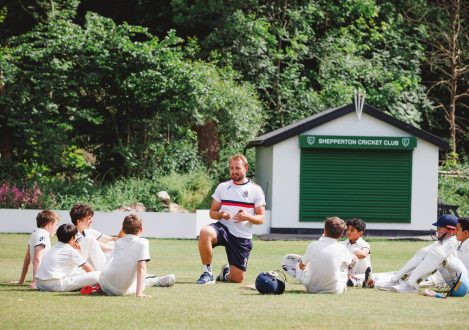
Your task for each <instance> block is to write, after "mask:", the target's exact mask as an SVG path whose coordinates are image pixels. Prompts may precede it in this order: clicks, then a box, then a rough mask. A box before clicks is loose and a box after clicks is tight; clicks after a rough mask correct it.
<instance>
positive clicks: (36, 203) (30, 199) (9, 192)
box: [0, 182, 53, 209]
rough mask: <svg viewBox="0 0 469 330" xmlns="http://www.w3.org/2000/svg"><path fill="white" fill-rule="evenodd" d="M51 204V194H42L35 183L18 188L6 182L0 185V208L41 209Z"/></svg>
mask: <svg viewBox="0 0 469 330" xmlns="http://www.w3.org/2000/svg"><path fill="white" fill-rule="evenodd" d="M51 204H53V195H49V196H47V195H46V194H44V193H43V192H42V191H41V189H39V186H38V185H37V184H34V186H33V187H31V188H28V187H26V186H24V185H23V187H21V188H19V187H17V186H16V185H14V184H13V185H10V184H9V183H7V182H4V183H2V185H1V186H0V208H12V209H17V208H22V209H42V208H44V206H46V205H51Z"/></svg>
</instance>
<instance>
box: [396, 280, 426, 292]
mask: <svg viewBox="0 0 469 330" xmlns="http://www.w3.org/2000/svg"><path fill="white" fill-rule="evenodd" d="M391 291H393V292H399V293H418V292H419V290H418V289H416V288H414V287H413V286H411V285H409V283H407V282H406V281H403V282H401V283H399V284H397V285H394V286H392V287H391Z"/></svg>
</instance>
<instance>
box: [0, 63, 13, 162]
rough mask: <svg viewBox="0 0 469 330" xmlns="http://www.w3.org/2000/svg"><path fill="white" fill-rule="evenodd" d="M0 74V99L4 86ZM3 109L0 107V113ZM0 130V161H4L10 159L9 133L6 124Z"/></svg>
mask: <svg viewBox="0 0 469 330" xmlns="http://www.w3.org/2000/svg"><path fill="white" fill-rule="evenodd" d="M2 77H3V75H2V73H1V72H0V97H2V96H3V95H5V85H3V84H2V83H1V80H2ZM4 111H5V109H3V107H0V112H4ZM1 126H2V128H1V129H0V159H1V160H6V159H10V157H11V132H10V130H9V129H7V127H6V123H3V124H2V125H1Z"/></svg>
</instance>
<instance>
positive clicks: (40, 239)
mask: <svg viewBox="0 0 469 330" xmlns="http://www.w3.org/2000/svg"><path fill="white" fill-rule="evenodd" d="M28 245H29V256H30V257H31V262H32V261H33V260H34V248H35V247H36V246H38V245H44V252H43V254H42V255H43V256H44V255H45V253H46V252H47V251H49V250H50V248H51V244H50V233H49V232H48V231H47V230H45V229H44V228H37V229H36V230H35V231H34V232H32V233H31V235H30V236H29V242H28Z"/></svg>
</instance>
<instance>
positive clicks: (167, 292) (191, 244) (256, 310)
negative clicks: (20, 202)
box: [0, 234, 469, 329]
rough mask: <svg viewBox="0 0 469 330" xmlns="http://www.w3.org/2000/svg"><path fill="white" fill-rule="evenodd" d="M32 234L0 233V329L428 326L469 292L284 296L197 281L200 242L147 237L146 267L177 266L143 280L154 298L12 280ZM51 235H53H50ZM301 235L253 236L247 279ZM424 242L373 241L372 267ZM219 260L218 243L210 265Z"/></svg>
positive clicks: (299, 291)
mask: <svg viewBox="0 0 469 330" xmlns="http://www.w3.org/2000/svg"><path fill="white" fill-rule="evenodd" d="M27 239H28V235H16V234H0V283H2V284H1V285H0V329H13V328H15V329H16V328H28V329H29V328H34V329H37V328H49V329H56V328H75V329H84V328H85V329H86V328H93V329H95V328H106V329H107V328H114V329H115V328H118V329H121V328H127V329H129V328H138V329H150V328H162V329H165V328H202V329H215V328H237V329H239V328H245V329H248V328H249V329H250V328H276V329H283V328H295V329H302V328H304V329H307V328H308V329H311V328H315V329H317V328H321V329H323V328H325V329H337V328H339V329H340V328H352V329H354V328H355V329H370V328H372V329H402V328H406V329H428V328H437V327H445V328H450V329H467V328H468V327H469V320H468V315H469V313H468V312H469V297H465V298H449V299H445V300H444V299H435V298H429V297H424V296H420V295H417V294H396V293H389V292H382V291H379V290H374V289H368V290H365V289H351V290H349V291H348V292H347V293H345V294H343V295H311V294H307V293H305V291H304V289H303V287H302V285H300V284H297V283H294V282H293V281H291V282H289V283H288V284H287V290H286V292H285V294H283V295H281V296H261V295H259V294H258V293H257V292H256V291H248V290H243V289H241V288H240V287H241V285H237V284H216V285H208V286H198V285H196V284H194V281H195V280H196V279H197V278H198V276H199V275H200V273H201V266H200V263H199V256H198V250H197V241H195V240H163V239H151V240H150V249H151V250H150V252H151V255H152V257H153V259H152V261H151V262H150V263H149V264H148V271H149V272H151V273H157V274H164V273H170V272H171V273H174V274H175V275H176V279H177V283H176V284H175V286H174V287H172V288H147V289H146V291H145V292H146V293H147V294H150V295H151V296H152V298H149V299H136V298H135V297H133V296H129V297H107V296H81V295H80V294H79V293H44V292H38V291H32V290H29V289H27V287H26V286H21V287H18V286H10V285H8V284H6V283H8V282H9V281H11V280H15V279H17V278H18V276H19V273H20V267H21V263H22V258H23V255H24V252H25V249H26V246H25V245H26V244H27ZM54 241H55V239H54ZM307 244H308V242H307V241H260V240H255V241H254V250H253V253H252V255H251V260H250V264H249V269H248V276H247V281H246V284H250V283H253V282H254V280H255V278H256V275H257V274H258V273H259V272H261V271H265V270H272V269H276V268H277V269H278V268H279V263H280V260H281V258H282V256H283V255H284V254H286V253H287V252H290V253H298V254H302V253H303V252H304V250H305V248H306V246H307ZM426 244H428V242H404V241H399V242H391V241H385V240H377V241H372V242H371V245H372V249H373V253H372V263H373V266H374V269H375V271H378V272H380V271H390V270H395V269H397V268H398V267H399V266H401V265H402V264H403V263H404V262H405V260H406V259H408V258H409V257H410V256H411V255H412V254H413V253H414V252H415V251H416V250H417V249H418V248H420V247H422V246H424V245H426ZM224 262H225V255H224V250H223V249H222V248H217V249H215V255H214V267H215V268H216V269H218V268H219V267H220V266H221V265H222V264H223V263H224Z"/></svg>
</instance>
